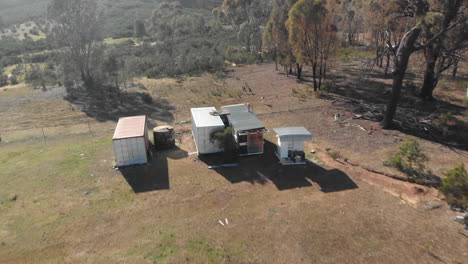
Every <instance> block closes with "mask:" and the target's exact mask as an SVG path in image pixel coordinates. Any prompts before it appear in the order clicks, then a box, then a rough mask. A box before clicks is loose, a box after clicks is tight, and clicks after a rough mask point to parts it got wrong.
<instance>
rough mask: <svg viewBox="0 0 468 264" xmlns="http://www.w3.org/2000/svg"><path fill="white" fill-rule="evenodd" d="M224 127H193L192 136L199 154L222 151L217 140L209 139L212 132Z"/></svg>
mask: <svg viewBox="0 0 468 264" xmlns="http://www.w3.org/2000/svg"><path fill="white" fill-rule="evenodd" d="M223 129H224V127H197V128H195V129H193V137H194V139H195V144H196V145H197V150H198V153H199V154H209V153H217V152H222V151H223V148H222V147H220V143H219V141H218V140H215V141H214V142H211V141H210V136H211V134H212V133H215V132H217V131H220V130H223Z"/></svg>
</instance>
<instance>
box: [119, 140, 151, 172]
mask: <svg viewBox="0 0 468 264" xmlns="http://www.w3.org/2000/svg"><path fill="white" fill-rule="evenodd" d="M114 153H115V160H116V162H117V166H128V165H134V164H145V163H147V162H148V156H147V153H146V142H145V139H144V137H136V138H124V139H116V140H114Z"/></svg>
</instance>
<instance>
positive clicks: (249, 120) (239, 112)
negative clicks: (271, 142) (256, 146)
mask: <svg viewBox="0 0 468 264" xmlns="http://www.w3.org/2000/svg"><path fill="white" fill-rule="evenodd" d="M221 109H223V110H228V111H229V112H230V114H229V115H228V116H227V118H228V119H229V122H230V123H231V125H232V127H233V128H234V129H236V130H237V131H245V130H253V129H261V128H265V125H264V124H263V123H262V121H260V119H258V118H257V116H255V114H254V113H252V112H249V107H248V106H247V105H245V104H239V105H227V106H223V107H221Z"/></svg>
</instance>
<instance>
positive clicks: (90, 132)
mask: <svg viewBox="0 0 468 264" xmlns="http://www.w3.org/2000/svg"><path fill="white" fill-rule="evenodd" d="M88 129H89V134H91V135H92V136H94V135H93V132H92V131H91V125H90V124H89V119H88Z"/></svg>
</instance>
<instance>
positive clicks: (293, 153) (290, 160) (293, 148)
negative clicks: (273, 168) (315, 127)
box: [273, 127, 312, 165]
mask: <svg viewBox="0 0 468 264" xmlns="http://www.w3.org/2000/svg"><path fill="white" fill-rule="evenodd" d="M273 132H275V133H276V137H277V138H278V145H277V148H278V151H277V153H276V155H277V156H278V159H279V160H280V162H281V164H283V165H294V164H305V152H304V141H308V140H311V139H312V134H310V132H309V131H307V129H305V128H304V127H281V128H273Z"/></svg>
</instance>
